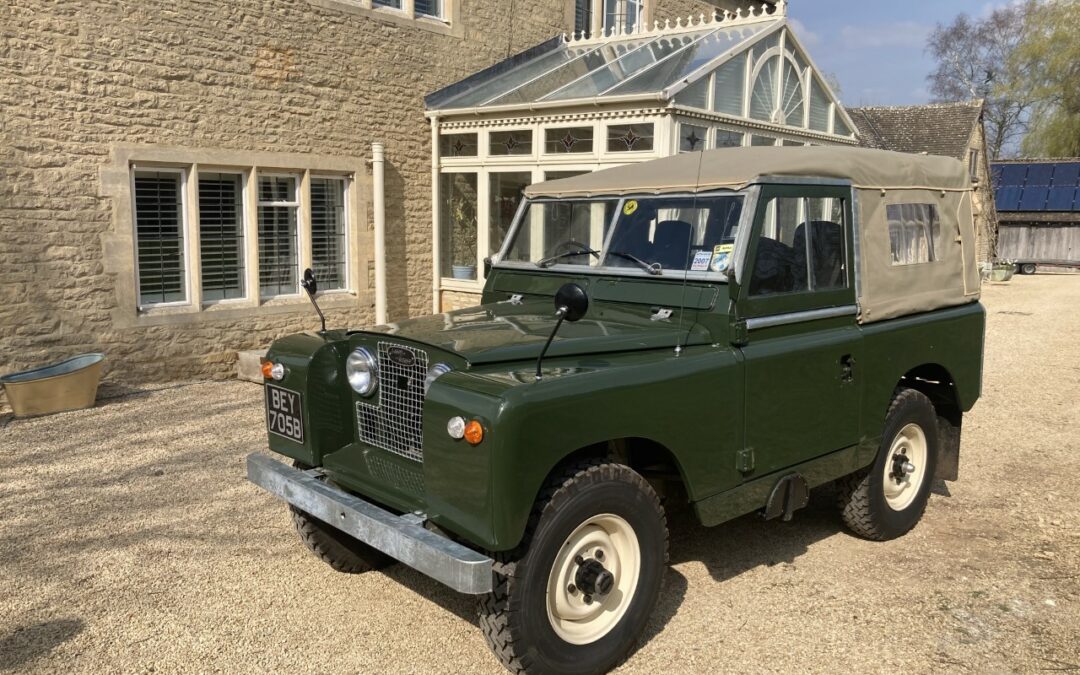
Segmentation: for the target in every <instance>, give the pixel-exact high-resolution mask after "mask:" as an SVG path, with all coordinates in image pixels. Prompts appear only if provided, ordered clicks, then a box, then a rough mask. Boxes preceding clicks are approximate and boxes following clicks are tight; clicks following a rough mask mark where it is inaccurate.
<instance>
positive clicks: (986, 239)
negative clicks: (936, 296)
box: [965, 122, 998, 263]
mask: <svg viewBox="0 0 1080 675" xmlns="http://www.w3.org/2000/svg"><path fill="white" fill-rule="evenodd" d="M971 152H975V153H978V157H979V159H978V166H977V168H976V172H975V174H976V179H977V181H978V183H977V186H976V188H975V192H974V193H972V194H973V198H972V215H973V216H974V217H975V259H976V260H977V261H979V262H980V263H983V262H992V261H993V260H994V258H995V257H996V255H997V235H998V218H997V208H996V206H995V205H994V189H993V184H992V183H991V180H990V157H989V155H988V154H987V151H986V130H985V128H984V127H983V125H982V123H981V122H980V123H979V124H976V125H975V131H974V133H973V134H972V135H971V142H970V143H969V144H968V157H967V158H966V159H965V164H966V165H967V167H968V171H969V172H970V171H971Z"/></svg>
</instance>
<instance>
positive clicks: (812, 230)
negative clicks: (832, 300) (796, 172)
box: [793, 198, 847, 291]
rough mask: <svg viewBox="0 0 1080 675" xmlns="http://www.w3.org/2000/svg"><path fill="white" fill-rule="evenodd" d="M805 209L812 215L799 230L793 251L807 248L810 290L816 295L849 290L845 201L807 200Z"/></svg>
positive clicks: (801, 224)
mask: <svg viewBox="0 0 1080 675" xmlns="http://www.w3.org/2000/svg"><path fill="white" fill-rule="evenodd" d="M805 208H806V210H807V212H808V215H807V216H806V218H805V220H804V221H803V222H802V223H800V224H799V227H798V228H796V231H795V243H794V245H793V247H794V248H795V249H798V248H799V246H801V245H804V246H806V248H807V251H808V253H809V256H810V288H812V289H813V290H815V291H828V290H836V289H839V288H847V249H846V246H845V241H844V240H845V236H844V217H843V214H844V200H842V199H824V198H814V199H807V200H806V207H805ZM808 223H809V227H807V224H808Z"/></svg>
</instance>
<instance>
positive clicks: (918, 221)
mask: <svg viewBox="0 0 1080 675" xmlns="http://www.w3.org/2000/svg"><path fill="white" fill-rule="evenodd" d="M885 215H886V218H887V219H888V221H889V247H890V250H891V251H892V264H893V265H917V264H920V263H928V262H934V261H936V260H938V259H939V251H940V248H941V220H940V219H939V218H938V212H937V207H936V206H935V205H933V204H889V205H887V206H886V207H885Z"/></svg>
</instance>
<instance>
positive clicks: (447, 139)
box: [439, 134, 477, 157]
mask: <svg viewBox="0 0 1080 675" xmlns="http://www.w3.org/2000/svg"><path fill="white" fill-rule="evenodd" d="M476 147H477V143H476V134H443V135H442V136H439V155H441V156H443V157H476Z"/></svg>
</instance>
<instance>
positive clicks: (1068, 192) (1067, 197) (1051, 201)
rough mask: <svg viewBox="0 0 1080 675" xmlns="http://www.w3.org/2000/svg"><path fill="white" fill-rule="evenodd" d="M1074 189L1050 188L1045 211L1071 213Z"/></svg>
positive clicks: (1074, 194)
mask: <svg viewBox="0 0 1080 675" xmlns="http://www.w3.org/2000/svg"><path fill="white" fill-rule="evenodd" d="M1075 196H1076V188H1074V187H1072V186H1071V185H1070V186H1069V187H1052V188H1050V192H1049V195H1048V198H1047V200H1046V210H1047V211H1072V207H1073V200H1074V199H1075Z"/></svg>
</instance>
